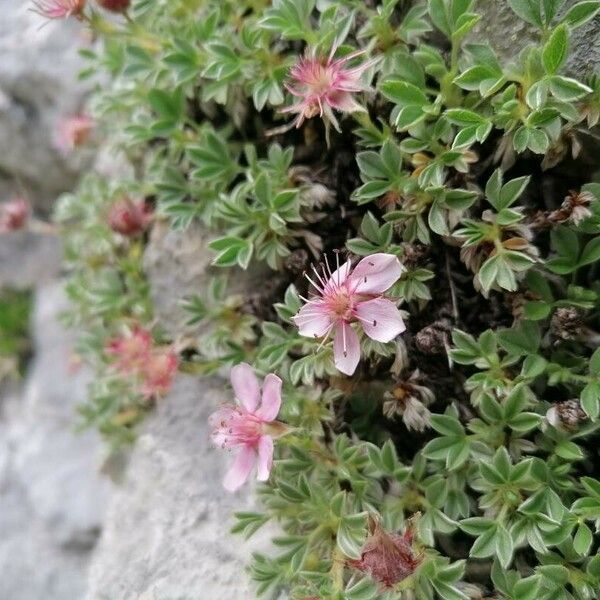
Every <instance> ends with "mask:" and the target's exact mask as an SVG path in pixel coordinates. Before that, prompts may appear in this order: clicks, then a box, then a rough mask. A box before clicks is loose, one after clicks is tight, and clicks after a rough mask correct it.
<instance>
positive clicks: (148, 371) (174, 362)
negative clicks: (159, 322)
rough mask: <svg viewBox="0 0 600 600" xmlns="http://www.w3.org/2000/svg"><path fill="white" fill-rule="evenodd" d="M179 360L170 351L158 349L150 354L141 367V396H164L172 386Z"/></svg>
mask: <svg viewBox="0 0 600 600" xmlns="http://www.w3.org/2000/svg"><path fill="white" fill-rule="evenodd" d="M178 365H179V360H178V358H177V354H176V353H175V352H174V351H173V350H171V349H158V350H155V351H154V352H152V353H151V354H150V356H149V357H148V359H147V360H146V361H145V362H144V364H143V365H142V367H141V371H140V373H141V376H142V394H144V396H146V397H147V398H153V397H156V396H164V395H165V394H166V393H167V392H168V391H169V390H170V389H171V385H172V384H173V377H174V375H175V372H176V371H177V367H178Z"/></svg>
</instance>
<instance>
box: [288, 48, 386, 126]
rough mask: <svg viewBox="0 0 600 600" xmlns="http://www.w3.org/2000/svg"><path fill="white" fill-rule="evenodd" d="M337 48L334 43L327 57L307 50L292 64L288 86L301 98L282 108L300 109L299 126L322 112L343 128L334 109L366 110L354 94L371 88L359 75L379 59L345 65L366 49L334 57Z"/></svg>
mask: <svg viewBox="0 0 600 600" xmlns="http://www.w3.org/2000/svg"><path fill="white" fill-rule="evenodd" d="M336 50H337V46H334V47H333V48H332V49H331V52H330V53H329V57H328V58H324V57H316V56H314V55H312V56H311V55H309V54H307V55H306V56H305V57H303V58H300V59H299V60H298V62H297V63H296V64H295V65H294V66H293V67H292V68H291V70H290V77H291V80H292V82H291V83H286V84H285V87H286V88H287V90H288V91H289V92H290V93H291V94H293V95H294V96H296V97H298V98H300V100H299V101H298V102H296V103H295V104H293V105H292V106H288V107H286V108H284V109H282V111H281V112H285V113H298V116H297V117H296V121H295V123H296V127H300V125H302V123H303V122H304V119H310V118H312V117H315V116H316V115H319V116H320V117H325V119H326V120H327V121H328V122H331V123H332V124H333V126H334V127H335V128H336V129H337V130H338V131H340V126H339V123H338V121H337V119H336V117H335V115H334V114H333V110H334V109H335V110H337V111H340V112H345V113H351V112H356V111H365V108H364V107H363V106H361V105H360V104H359V103H358V102H356V100H355V99H354V98H353V96H352V94H353V93H355V92H364V91H369V89H370V88H369V87H368V86H365V85H363V84H362V83H361V82H360V78H361V77H362V75H363V73H364V72H365V71H366V70H367V69H368V68H369V67H371V66H372V65H373V64H374V63H375V62H376V59H374V60H367V61H365V62H363V63H362V64H361V65H358V66H357V67H353V68H348V67H347V66H346V65H347V63H348V61H350V60H351V59H353V58H355V57H356V56H360V55H361V54H364V52H365V51H364V50H357V51H356V52H351V53H350V54H347V55H346V56H343V57H342V58H338V59H337V60H334V59H333V55H334V54H335V51H336Z"/></svg>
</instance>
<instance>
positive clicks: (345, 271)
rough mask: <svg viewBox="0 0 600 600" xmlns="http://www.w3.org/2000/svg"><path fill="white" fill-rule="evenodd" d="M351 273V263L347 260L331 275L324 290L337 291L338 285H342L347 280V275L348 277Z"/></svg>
mask: <svg viewBox="0 0 600 600" xmlns="http://www.w3.org/2000/svg"><path fill="white" fill-rule="evenodd" d="M351 271H352V262H351V261H349V260H347V261H346V262H345V263H344V264H343V265H342V266H341V267H339V268H338V269H336V270H335V271H334V272H333V273H332V274H331V277H330V278H329V280H328V281H327V284H326V285H325V288H326V289H327V290H331V289H337V288H338V287H340V285H342V283H344V281H346V279H348V275H350V272H351Z"/></svg>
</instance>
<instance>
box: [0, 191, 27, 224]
mask: <svg viewBox="0 0 600 600" xmlns="http://www.w3.org/2000/svg"><path fill="white" fill-rule="evenodd" d="M30 212H31V210H30V208H29V203H28V202H27V200H25V199H24V198H14V199H13V200H9V201H8V202H5V203H4V204H0V233H6V232H8V231H19V230H20V229H23V228H24V227H25V225H26V224H27V220H28V219H29V215H30Z"/></svg>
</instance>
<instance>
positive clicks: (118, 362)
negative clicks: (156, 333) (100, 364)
mask: <svg viewBox="0 0 600 600" xmlns="http://www.w3.org/2000/svg"><path fill="white" fill-rule="evenodd" d="M152 348H153V341H152V334H151V333H150V332H149V331H147V330H145V329H142V328H141V327H135V328H134V329H133V330H132V331H130V332H129V333H128V334H126V335H122V336H119V337H117V338H115V339H113V340H111V341H110V342H109V343H108V344H107V345H106V348H105V351H106V354H108V355H109V356H111V357H113V358H114V359H115V363H114V364H115V368H116V369H117V370H118V371H121V372H122V373H135V372H137V371H140V370H141V369H142V368H143V367H144V365H146V364H147V363H148V362H149V360H150V356H151V353H152Z"/></svg>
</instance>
